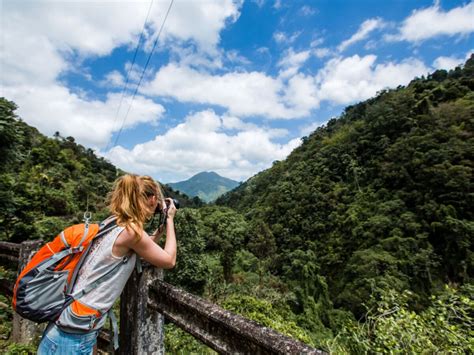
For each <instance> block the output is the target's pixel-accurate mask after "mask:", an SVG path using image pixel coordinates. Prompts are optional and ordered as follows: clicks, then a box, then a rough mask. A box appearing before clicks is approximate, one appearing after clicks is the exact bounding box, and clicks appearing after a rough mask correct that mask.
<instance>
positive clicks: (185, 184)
mask: <svg viewBox="0 0 474 355" xmlns="http://www.w3.org/2000/svg"><path fill="white" fill-rule="evenodd" d="M167 185H168V186H171V187H172V188H173V189H174V190H176V191H181V192H184V193H185V194H186V195H188V196H191V197H194V196H197V197H199V198H200V199H201V200H203V201H205V202H211V201H214V200H215V199H216V198H218V197H219V196H221V195H222V194H224V193H226V192H227V191H230V190H232V189H233V188H235V187H236V186H238V185H239V182H238V181H235V180H231V179H228V178H225V177H223V176H220V175H219V174H217V173H215V172H213V171H210V172H201V173H199V174H196V175H194V176H192V177H191V178H189V179H188V180H185V181H179V182H174V183H168V184H167Z"/></svg>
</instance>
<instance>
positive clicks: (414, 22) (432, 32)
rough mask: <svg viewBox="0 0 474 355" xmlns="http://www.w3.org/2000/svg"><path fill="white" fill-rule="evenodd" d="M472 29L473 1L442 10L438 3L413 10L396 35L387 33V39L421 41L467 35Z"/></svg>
mask: <svg viewBox="0 0 474 355" xmlns="http://www.w3.org/2000/svg"><path fill="white" fill-rule="evenodd" d="M473 31H474V2H472V1H471V2H469V3H468V4H466V5H464V6H459V7H455V8H453V9H451V10H449V11H443V10H442V9H441V8H440V6H439V3H438V2H436V3H435V4H434V5H433V6H431V7H428V8H425V9H421V10H415V11H413V12H412V14H411V15H410V16H409V17H407V18H406V19H405V20H404V21H403V23H402V25H401V28H400V29H399V33H398V34H396V35H387V36H386V39H387V40H389V41H396V40H399V41H403V40H404V41H408V42H415V43H418V42H422V41H425V40H427V39H429V38H433V37H438V36H455V35H467V34H469V33H471V32H473Z"/></svg>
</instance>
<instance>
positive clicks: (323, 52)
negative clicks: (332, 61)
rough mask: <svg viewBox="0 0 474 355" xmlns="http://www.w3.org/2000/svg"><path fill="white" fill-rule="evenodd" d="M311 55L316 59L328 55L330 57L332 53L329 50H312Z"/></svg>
mask: <svg viewBox="0 0 474 355" xmlns="http://www.w3.org/2000/svg"><path fill="white" fill-rule="evenodd" d="M313 54H314V55H315V56H316V57H317V58H325V57H329V56H330V55H332V54H333V52H332V51H331V50H330V49H329V48H315V49H313Z"/></svg>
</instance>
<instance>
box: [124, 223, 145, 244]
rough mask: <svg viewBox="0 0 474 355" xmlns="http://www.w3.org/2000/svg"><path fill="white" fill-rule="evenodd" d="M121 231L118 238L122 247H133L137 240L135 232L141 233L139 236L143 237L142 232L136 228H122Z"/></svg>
mask: <svg viewBox="0 0 474 355" xmlns="http://www.w3.org/2000/svg"><path fill="white" fill-rule="evenodd" d="M122 228H123V230H122V231H121V232H120V238H119V239H121V243H120V244H122V245H126V246H128V247H131V246H132V245H134V244H135V243H136V242H137V241H138V239H139V238H137V231H141V236H143V230H142V229H141V228H139V227H138V226H135V225H134V226H124V227H122Z"/></svg>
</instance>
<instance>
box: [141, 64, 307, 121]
mask: <svg viewBox="0 0 474 355" xmlns="http://www.w3.org/2000/svg"><path fill="white" fill-rule="evenodd" d="M284 89H285V87H284V84H283V83H282V82H281V80H279V79H274V78H272V77H270V76H267V75H265V74H263V73H260V72H231V73H226V74H223V75H212V74H209V73H206V72H200V71H198V70H195V69H192V68H189V67H185V66H180V65H177V64H175V63H170V64H168V65H166V66H164V67H162V68H161V69H160V70H159V71H158V72H157V74H156V76H155V78H154V79H153V80H152V81H151V82H149V83H147V84H145V85H143V86H142V88H141V91H142V92H143V93H145V94H147V95H156V96H168V97H172V98H174V99H176V100H179V101H182V102H192V103H200V104H210V105H218V106H222V107H225V108H227V109H228V110H229V111H230V113H231V114H234V115H238V116H254V115H257V116H264V117H266V118H293V117H300V116H302V115H305V114H308V113H309V112H307V111H305V112H303V111H302V110H301V108H299V107H291V108H289V107H287V106H286V105H285V102H284V101H283V100H284V97H283V96H282V95H283V90H284Z"/></svg>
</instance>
